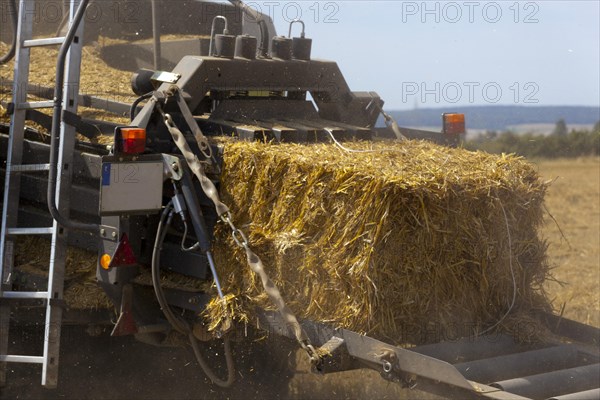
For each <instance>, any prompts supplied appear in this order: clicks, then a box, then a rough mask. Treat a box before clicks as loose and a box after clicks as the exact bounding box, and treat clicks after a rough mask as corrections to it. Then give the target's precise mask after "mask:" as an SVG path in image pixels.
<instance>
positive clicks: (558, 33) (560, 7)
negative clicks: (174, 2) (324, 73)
mask: <svg viewBox="0 0 600 400" xmlns="http://www.w3.org/2000/svg"><path fill="white" fill-rule="evenodd" d="M247 3H248V4H249V5H251V6H252V7H254V8H256V9H258V10H260V11H262V12H263V13H265V14H268V15H270V16H271V17H272V18H273V21H274V23H275V26H276V28H277V31H278V33H279V34H284V33H285V34H286V35H287V32H288V26H289V21H290V20H292V19H294V18H297V17H299V18H301V19H302V20H303V21H304V22H305V24H306V36H307V37H310V38H312V39H313V57H314V58H321V59H329V60H334V61H337V62H338V64H339V66H340V68H341V70H342V72H343V73H344V76H345V78H346V80H347V81H348V83H349V85H350V87H351V88H352V90H357V91H375V92H377V93H378V94H379V95H380V96H381V97H382V98H383V99H384V100H385V102H386V108H387V109H390V110H403V109H413V108H415V107H418V108H430V107H452V106H457V105H460V106H464V105H493V104H503V105H531V106H535V105H586V106H599V105H600V1H598V0H589V1H549V0H542V1H455V2H454V1H427V2H424V1H394V0H387V1H353V0H350V1H313V0H309V1H255V2H251V1H248V2H247ZM299 31H300V28H299V26H296V25H295V26H294V28H293V33H294V35H293V36H298V34H299Z"/></svg>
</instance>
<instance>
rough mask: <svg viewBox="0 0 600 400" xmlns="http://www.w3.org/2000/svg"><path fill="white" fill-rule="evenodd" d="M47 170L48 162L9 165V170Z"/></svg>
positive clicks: (48, 167)
mask: <svg viewBox="0 0 600 400" xmlns="http://www.w3.org/2000/svg"><path fill="white" fill-rule="evenodd" d="M49 170H50V164H23V165H13V166H11V167H10V172H39V171H49Z"/></svg>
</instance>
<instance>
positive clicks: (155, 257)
mask: <svg viewBox="0 0 600 400" xmlns="http://www.w3.org/2000/svg"><path fill="white" fill-rule="evenodd" d="M173 215H174V210H173V201H171V202H169V204H168V205H167V206H166V207H165V209H164V211H163V213H162V215H161V217H160V221H159V223H158V229H157V231H156V240H155V242H154V249H153V251H152V262H151V271H152V285H153V286H154V293H155V294H156V299H157V300H158V303H159V304H160V308H161V310H162V312H163V314H164V316H165V318H166V319H167V321H169V323H170V324H171V325H172V326H173V328H174V329H175V330H176V331H178V332H180V333H182V334H184V335H187V337H188V339H189V341H190V344H191V345H192V350H193V351H194V355H195V357H196V360H197V361H198V364H199V365H200V368H202V371H203V372H204V374H205V375H206V376H207V377H208V379H210V380H211V382H212V383H214V384H215V385H217V386H220V387H223V388H227V387H230V386H231V385H232V384H233V382H234V380H235V368H234V365H233V355H232V353H231V343H230V341H229V339H228V338H227V337H225V338H224V343H223V346H224V352H225V363H226V365H227V380H223V379H220V378H219V377H217V376H216V375H215V373H214V372H213V371H212V370H211V369H210V366H209V365H208V364H207V362H206V360H205V359H204V357H203V356H202V354H201V352H200V346H199V345H198V339H196V337H195V336H194V333H193V331H192V329H191V328H190V326H189V324H188V323H187V322H186V321H185V320H183V319H181V318H179V317H178V316H177V315H175V313H173V310H171V307H170V306H169V303H168V302H167V298H166V296H165V293H164V291H163V288H162V286H161V284H160V272H159V266H160V252H161V250H162V245H163V242H164V240H165V237H166V236H167V231H168V228H169V226H170V224H171V221H172V218H173Z"/></svg>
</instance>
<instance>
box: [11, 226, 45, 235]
mask: <svg viewBox="0 0 600 400" xmlns="http://www.w3.org/2000/svg"><path fill="white" fill-rule="evenodd" d="M53 233H54V227H47V228H8V229H7V230H6V234H7V235H13V236H17V235H52V234H53Z"/></svg>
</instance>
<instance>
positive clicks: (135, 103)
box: [129, 92, 154, 121]
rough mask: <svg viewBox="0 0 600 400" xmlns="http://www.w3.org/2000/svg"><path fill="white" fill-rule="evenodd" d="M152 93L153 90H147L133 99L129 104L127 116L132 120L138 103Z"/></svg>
mask: <svg viewBox="0 0 600 400" xmlns="http://www.w3.org/2000/svg"><path fill="white" fill-rule="evenodd" d="M153 95H154V92H148V93H146V94H144V95H141V96H140V97H138V98H137V99H135V101H134V102H133V103H132V104H131V109H130V110H129V117H130V118H131V120H132V121H133V119H134V118H135V114H136V111H137V108H138V106H139V105H140V103H141V102H142V101H144V100H148V99H149V98H150V97H152V96H153Z"/></svg>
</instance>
